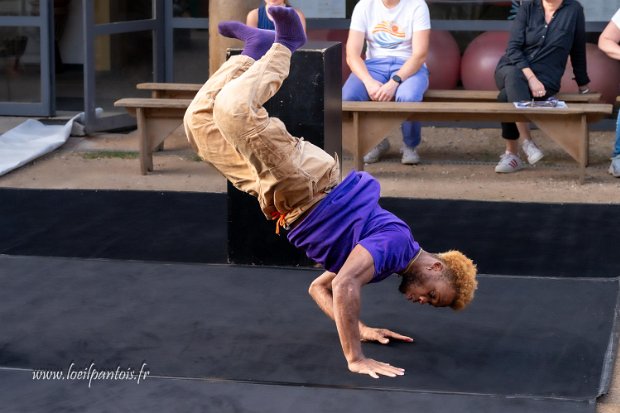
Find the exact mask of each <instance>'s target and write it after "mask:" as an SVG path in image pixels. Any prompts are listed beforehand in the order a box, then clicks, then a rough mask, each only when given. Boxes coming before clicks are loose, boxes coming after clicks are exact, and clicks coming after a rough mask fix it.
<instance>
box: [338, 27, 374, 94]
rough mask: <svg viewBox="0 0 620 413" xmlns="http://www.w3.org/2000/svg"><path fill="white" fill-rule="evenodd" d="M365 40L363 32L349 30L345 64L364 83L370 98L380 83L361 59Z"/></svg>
mask: <svg viewBox="0 0 620 413" xmlns="http://www.w3.org/2000/svg"><path fill="white" fill-rule="evenodd" d="M365 42H366V34H365V33H364V32H358V31H357V30H349V37H348V38H347V45H346V48H345V50H346V58H347V64H348V65H349V68H350V69H351V72H353V74H354V75H355V76H357V77H358V78H359V80H361V81H362V83H363V84H364V87H365V88H366V91H367V92H368V96H369V97H370V99H371V100H376V99H375V97H374V96H375V93H376V91H377V90H378V89H379V88H380V87H381V85H382V83H381V82H379V81H378V80H375V79H374V78H373V77H372V76H371V75H370V73H369V72H368V68H367V67H366V63H365V62H364V59H362V50H363V49H364V43H365Z"/></svg>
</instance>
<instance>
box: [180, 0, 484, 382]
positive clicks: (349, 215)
mask: <svg viewBox="0 0 620 413" xmlns="http://www.w3.org/2000/svg"><path fill="white" fill-rule="evenodd" d="M269 14H270V15H271V16H272V18H273V20H274V21H275V28H276V30H275V33H274V32H273V31H269V30H261V29H256V28H251V27H248V26H246V25H244V24H242V23H239V22H222V23H221V24H220V25H219V31H220V33H221V34H222V35H224V36H227V37H233V38H237V39H240V40H243V41H244V42H245V45H244V48H243V50H242V52H241V54H240V55H238V56H233V57H231V58H230V59H228V61H226V62H225V63H224V64H223V65H222V66H221V67H220V68H219V69H218V70H217V72H216V73H214V74H213V75H212V76H211V77H210V78H209V80H208V81H207V82H206V83H205V85H204V86H203V87H202V89H201V90H200V91H199V92H198V93H197V94H196V97H195V98H194V100H193V101H192V103H191V104H190V106H189V107H188V109H187V112H186V113H185V117H184V119H183V123H184V126H185V131H186V134H187V137H188V140H189V141H190V144H191V145H192V147H193V148H194V150H196V151H197V152H198V154H199V155H200V157H201V158H203V159H204V160H205V161H208V162H210V163H211V164H212V165H213V166H214V167H215V168H216V169H218V170H219V171H220V172H221V173H222V174H223V175H224V176H225V177H226V178H227V179H228V180H229V181H231V183H232V184H233V185H234V186H235V187H236V188H238V189H240V190H242V191H245V192H247V193H249V194H251V195H253V196H255V197H256V198H257V199H258V202H259V205H260V207H261V209H262V211H263V214H264V215H265V217H266V218H267V219H271V220H276V232H278V231H279V229H280V228H281V227H282V228H284V229H287V230H288V234H287V235H288V239H289V241H290V242H291V243H292V244H293V245H295V246H297V247H298V248H300V249H302V250H304V251H305V252H306V255H308V257H310V258H311V259H313V260H314V261H315V262H317V263H320V264H322V265H323V266H324V267H325V270H326V271H325V272H324V273H323V274H322V275H321V276H319V277H318V278H317V279H316V280H315V281H314V282H312V284H311V286H310V288H309V293H310V295H311V296H312V298H313V299H314V300H315V301H316V303H317V304H318V306H319V307H320V308H321V310H323V312H325V314H327V315H328V316H329V317H330V318H331V319H333V320H334V321H335V323H336V328H337V330H338V335H339V337H340V342H341V345H342V349H343V352H344V355H345V358H346V360H347V364H348V367H349V370H351V371H352V372H356V373H361V374H368V375H370V376H372V377H375V378H376V377H379V375H385V376H391V377H395V376H399V375H402V374H404V370H403V369H401V368H398V367H395V366H391V365H389V364H386V363H382V362H380V361H376V360H373V359H370V358H367V357H366V356H364V353H363V352H362V347H361V344H360V342H361V341H378V342H379V343H382V344H386V343H388V342H389V341H390V340H392V339H395V340H404V341H412V339H411V338H410V337H407V336H404V335H401V334H398V333H395V332H393V331H390V330H386V329H382V328H373V327H369V326H366V325H365V324H363V323H362V322H361V321H360V319H359V316H360V290H361V287H362V286H363V285H365V284H368V283H372V282H376V281H381V280H383V279H384V278H386V277H388V276H389V275H391V274H393V273H397V274H399V275H400V276H402V281H401V283H400V286H399V291H400V292H401V293H402V294H403V295H404V296H405V298H406V299H407V300H410V301H411V302H415V303H420V304H430V305H433V306H436V307H447V306H449V307H451V308H453V309H456V310H459V309H462V308H464V307H465V306H466V305H468V304H469V303H470V302H471V300H472V299H473V297H474V291H475V289H476V286H477V282H476V266H475V265H474V263H473V262H472V261H471V260H470V259H469V258H467V257H466V256H465V255H463V254H462V253H461V252H459V251H448V252H444V253H440V254H432V253H429V252H427V251H424V250H423V249H422V248H421V247H420V245H419V244H418V243H417V242H416V241H415V240H414V239H413V235H412V234H411V230H410V229H409V227H408V226H407V225H406V224H405V223H404V222H403V221H402V220H400V219H399V218H397V217H396V216H395V215H393V214H391V213H390V212H388V211H386V210H384V209H382V208H381V207H380V206H379V202H378V201H379V194H380V188H379V182H377V180H376V179H374V178H373V177H372V176H370V175H369V174H368V173H365V172H355V171H353V172H351V173H350V174H349V175H348V176H347V177H346V179H345V180H344V181H342V182H339V181H340V165H339V163H338V160H337V159H334V157H332V156H330V155H329V154H327V153H326V152H325V151H323V150H322V149H321V148H319V147H317V146H315V145H313V144H311V143H310V142H306V141H304V140H303V139H300V138H296V137H293V136H291V135H290V134H289V133H288V131H287V130H286V128H285V126H284V124H283V123H282V122H281V121H280V120H279V119H277V118H273V117H270V116H269V114H268V113H267V111H266V110H265V108H264V107H263V104H264V103H265V102H266V101H267V100H269V99H270V98H271V97H272V96H273V95H274V94H275V93H276V92H277V91H278V89H279V88H280V86H281V85H282V82H283V81H284V80H285V79H286V77H287V76H288V73H289V67H290V59H291V55H292V53H293V52H294V51H295V50H297V49H298V48H299V47H301V46H302V45H303V44H304V43H305V41H306V36H305V32H304V30H303V27H302V25H301V21H300V19H299V16H298V15H297V13H296V12H295V10H293V9H291V8H286V7H271V8H270V9H269Z"/></svg>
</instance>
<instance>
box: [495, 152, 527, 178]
mask: <svg viewBox="0 0 620 413" xmlns="http://www.w3.org/2000/svg"><path fill="white" fill-rule="evenodd" d="M524 167H525V165H523V161H522V160H521V158H519V157H518V156H517V155H515V154H513V153H504V154H503V155H502V156H500V158H499V163H498V164H497V166H496V167H495V172H498V173H504V174H507V173H511V172H517V171H519V170H521V169H523V168H524Z"/></svg>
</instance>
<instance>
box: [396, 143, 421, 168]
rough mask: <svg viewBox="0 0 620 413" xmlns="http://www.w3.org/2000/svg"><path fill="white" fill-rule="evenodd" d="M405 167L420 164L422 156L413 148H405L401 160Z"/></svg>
mask: <svg viewBox="0 0 620 413" xmlns="http://www.w3.org/2000/svg"><path fill="white" fill-rule="evenodd" d="M400 163H402V164H403V165H416V164H419V163H420V155H418V151H416V149H415V148H412V147H411V146H407V145H404V146H403V157H402V158H401V160H400Z"/></svg>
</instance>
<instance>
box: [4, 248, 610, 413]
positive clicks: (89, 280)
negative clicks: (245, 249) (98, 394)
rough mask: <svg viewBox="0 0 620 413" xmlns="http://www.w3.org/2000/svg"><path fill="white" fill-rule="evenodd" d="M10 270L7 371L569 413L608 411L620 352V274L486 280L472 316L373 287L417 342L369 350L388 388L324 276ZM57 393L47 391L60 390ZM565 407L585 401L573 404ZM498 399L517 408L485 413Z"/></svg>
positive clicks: (149, 267)
mask: <svg viewBox="0 0 620 413" xmlns="http://www.w3.org/2000/svg"><path fill="white" fill-rule="evenodd" d="M0 268H1V271H0V283H1V285H2V286H3V287H2V289H0V320H2V325H1V327H0V328H1V329H2V330H1V331H2V350H1V351H0V366H2V367H11V368H25V369H32V368H35V369H60V370H63V369H64V370H66V368H67V367H68V366H69V364H70V363H71V362H74V363H75V364H76V366H88V365H89V364H90V363H91V362H94V363H96V365H97V367H98V368H100V369H115V368H116V367H118V366H123V367H124V366H133V367H136V366H139V365H140V364H141V363H142V362H146V363H148V365H149V367H150V372H151V374H152V375H155V376H166V377H169V376H173V377H186V378H187V377H192V378H207V379H210V380H212V381H213V380H224V381H225V384H226V385H228V384H230V385H232V384H235V383H237V382H240V383H243V384H244V386H246V385H249V384H253V385H261V386H275V387H269V391H267V392H266V393H264V394H263V393H261V392H260V391H258V392H257V393H256V397H263V398H264V399H266V401H269V399H270V398H273V399H274V400H272V401H271V402H272V403H277V400H278V397H279V396H278V394H280V392H284V393H282V394H286V395H287V396H286V397H285V396H282V397H284V398H285V400H288V402H290V403H296V400H300V399H302V400H304V399H307V398H311V397H313V396H312V394H314V392H318V390H315V389H314V388H315V387H316V388H319V389H324V388H325V389H331V390H330V391H336V390H340V391H341V392H342V393H339V394H340V396H339V398H343V400H346V399H348V398H350V397H354V396H353V393H351V391H352V390H354V389H355V391H359V392H367V391H368V392H377V391H381V392H390V397H395V398H394V399H393V400H392V401H390V403H394V405H397V404H398V403H401V402H402V403H405V402H406V401H407V400H411V401H412V402H413V401H414V400H416V399H419V398H421V399H423V400H426V401H427V402H428V403H429V406H430V407H429V408H428V409H427V410H425V411H445V410H442V408H443V406H444V403H450V401H449V400H451V397H456V396H450V397H446V396H445V394H461V395H463V394H469V395H470V397H473V399H470V402H471V403H474V404H476V403H482V405H483V406H486V407H485V408H482V409H480V410H479V411H511V410H510V409H512V408H517V407H515V405H514V403H517V404H518V403H521V401H520V400H525V401H523V403H530V402H532V403H534V405H536V401H541V403H542V405H544V406H545V407H544V408H542V407H541V409H540V410H536V409H537V407H536V406H534V405H532V406H531V407H532V410H527V411H541V412H542V411H553V410H552V409H551V410H549V405H547V404H546V403H547V402H551V401H555V402H557V401H558V399H559V400H561V401H563V402H561V403H560V402H558V403H560V405H561V408H559V407H558V410H557V411H592V404H593V403H594V400H595V398H596V397H597V396H598V395H599V394H601V393H603V392H604V391H605V390H606V388H607V386H608V384H609V383H608V379H609V373H610V369H611V367H612V365H611V363H612V360H613V355H614V351H613V350H614V348H613V346H612V345H611V343H612V342H613V340H612V338H613V337H614V334H615V330H616V329H615V327H614V325H613V324H614V320H615V317H616V314H617V313H618V309H617V299H618V279H594V278H590V279H575V278H563V279H562V278H538V277H532V278H530V277H502V276H481V280H480V289H479V292H478V297H477V299H476V301H475V302H474V304H473V305H472V307H471V308H470V309H468V310H467V311H465V312H462V313H455V312H453V311H451V310H448V309H439V310H438V309H432V308H427V307H422V306H413V305H412V304H410V303H408V302H407V301H405V300H404V299H403V298H402V297H401V296H400V294H398V292H397V291H396V286H397V279H396V278H394V279H392V280H388V281H386V282H383V283H379V284H377V285H374V286H372V287H368V288H365V289H364V297H363V303H364V304H363V308H364V313H363V319H364V320H365V321H366V322H367V323H369V324H370V325H378V326H384V327H387V328H393V329H395V330H397V331H400V332H402V333H404V334H409V335H412V336H414V337H416V340H417V342H416V343H415V344H405V343H399V344H393V345H390V346H380V345H372V344H365V345H364V349H365V352H366V353H367V355H369V356H371V357H376V358H377V359H380V360H382V361H386V362H390V363H392V364H394V365H397V366H401V367H404V368H405V369H406V370H407V374H406V375H405V376H404V377H400V378H398V379H381V380H373V379H370V378H367V377H364V376H361V375H354V374H351V373H348V371H347V370H346V365H345V362H344V359H343V357H342V354H341V350H340V347H339V343H338V338H337V334H336V331H335V328H334V326H333V325H332V323H331V322H330V321H329V320H327V319H326V318H325V317H324V316H323V315H322V314H321V313H320V312H319V310H318V309H317V308H315V305H314V304H313V302H312V301H311V299H310V298H309V297H308V296H307V292H306V291H307V286H308V284H309V282H310V281H311V280H312V279H313V277H315V276H316V275H317V273H318V271H310V270H299V269H298V270H287V269H277V268H250V267H234V266H227V265H182V264H157V263H143V262H124V261H102V260H79V259H60V258H40V257H9V256H0ZM11 377H12V378H11V380H10V381H11V382H12V380H13V379H15V378H14V377H13V376H11ZM15 380H17V379H15ZM221 385H222V386H224V384H221ZM237 385H238V384H235V386H237ZM33 386H35V384H33V385H32V386H29V388H31V389H33V388H34V389H36V387H33ZM46 386H52V387H45V388H44V390H43V395H41V396H40V398H43V399H44V398H45V397H46V396H45V394H50V393H52V392H53V385H52V384H46ZM162 386H164V387H165V386H173V384H170V383H167V384H162ZM209 386H211V385H209ZM299 386H309V387H312V388H313V389H303V390H301V389H299V388H298V387H299ZM224 387H226V386H224ZM280 387H282V388H281V389H280ZM291 387H293V388H295V389H296V390H295V392H298V393H295V392H293V393H291V390H290V388H291ZM209 388H211V389H213V387H208V386H207V387H201V389H202V390H200V391H212V390H208V389H209ZM265 389H267V387H265ZM259 390H260V389H259ZM141 391H146V390H141ZM153 391H156V390H153ZM162 391H163V390H162ZM188 391H189V390H188ZM196 391H198V390H196ZM200 391H198V393H200ZM213 391H215V390H213ZM236 391H237V392H239V393H241V394H243V387H237V390H236ZM236 391H235V390H234V389H232V390H230V393H229V392H228V391H227V390H223V392H224V393H223V394H222V395H221V398H222V399H221V400H226V399H227V396H226V395H227V394H235V392H236ZM215 392H216V393H215V394H217V391H215ZM391 392H394V394H392V393H391ZM250 393H251V392H250ZM261 394H263V396H261ZM326 394H327V393H326ZM355 394H357V393H355ZM102 397H103V396H102ZM196 397H198V396H196ZM213 397H214V398H215V399H218V397H219V396H217V397H216V396H215V395H214V396H213ZM231 397H232V396H231ZM287 397H288V398H287ZM325 397H327V396H325ZM364 397H365V396H364ZM381 397H383V393H382V394H381ZM462 397H465V396H462ZM513 397H516V398H517V401H515V400H513V399H512V398H513ZM362 399H363V398H362ZM457 399H458V397H457ZM218 400H220V399H218ZM250 400H251V397H250ZM452 400H453V399H452ZM485 400H486V401H485ZM565 401H574V402H575V404H574V405H571V406H572V407H571V408H570V409H568V410H565V409H564V407H563V406H564V405H563V403H564V402H565ZM324 402H325V403H328V401H324ZM24 403H26V402H24ZM489 403H490V404H489ZM495 403H499V405H498V406H502V409H493V410H485V409H488V408H490V406H491V405H495ZM275 405H277V404H274V406H275ZM367 406H368V408H370V407H372V404H370V403H369V404H368V405H367ZM510 406H512V407H510ZM496 407H497V406H496ZM573 408H574V409H576V410H571V409H573ZM545 409H547V410H545ZM229 411H236V410H235V409H234V408H232V407H231V409H230V410H229ZM238 411H242V410H238ZM257 411H261V409H257ZM262 411H266V410H262ZM302 411H303V410H302ZM359 411H362V412H365V411H374V410H369V409H366V410H364V405H363V404H362V405H361V407H360V410H359ZM514 411H517V410H514Z"/></svg>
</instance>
